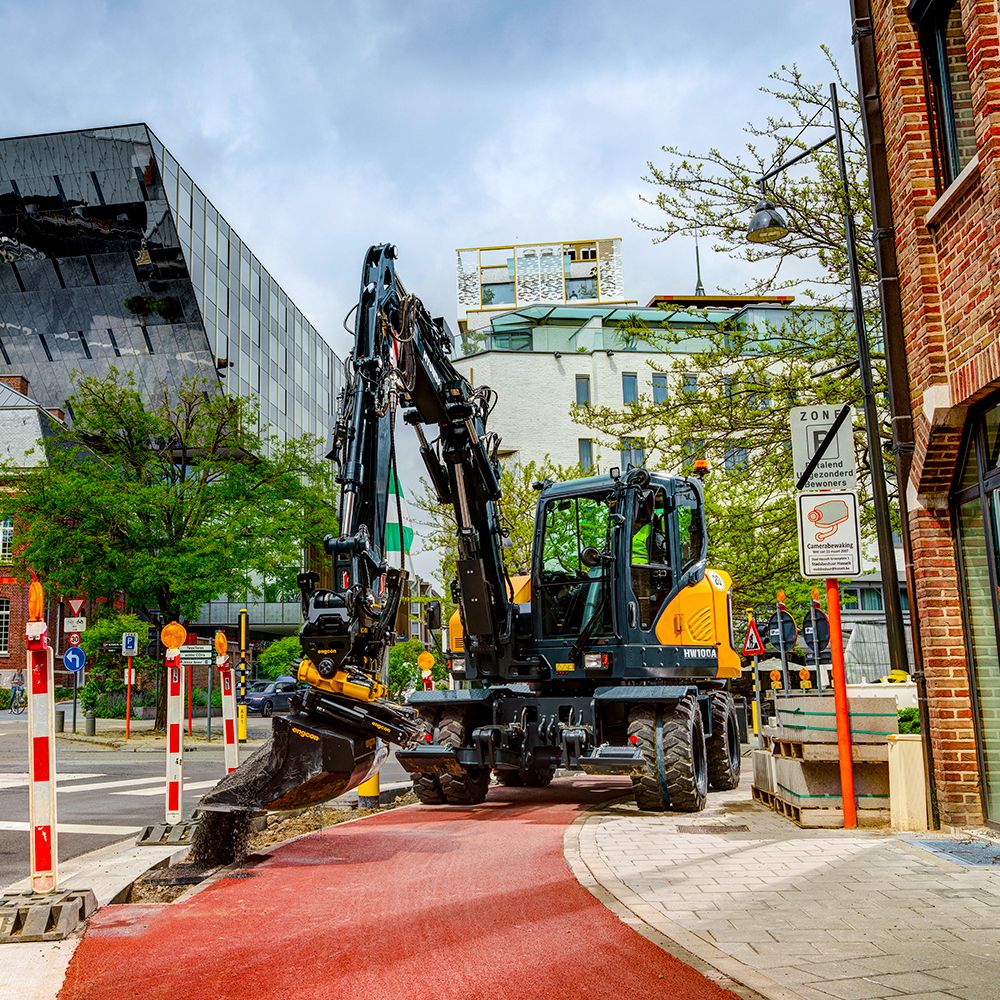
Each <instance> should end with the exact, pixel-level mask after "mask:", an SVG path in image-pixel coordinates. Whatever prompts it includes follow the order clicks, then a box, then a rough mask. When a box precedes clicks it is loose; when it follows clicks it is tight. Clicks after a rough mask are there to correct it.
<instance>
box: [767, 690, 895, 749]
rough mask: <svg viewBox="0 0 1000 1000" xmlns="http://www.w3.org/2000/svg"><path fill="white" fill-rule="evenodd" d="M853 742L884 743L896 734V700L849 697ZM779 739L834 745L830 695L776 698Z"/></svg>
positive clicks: (835, 724)
mask: <svg viewBox="0 0 1000 1000" xmlns="http://www.w3.org/2000/svg"><path fill="white" fill-rule="evenodd" d="M848 705H849V707H850V712H851V742H852V743H885V742H886V740H887V738H888V737H889V735H890V734H892V733H898V732H899V716H898V715H897V713H896V699H895V698H894V697H888V698H851V697H848ZM775 710H776V711H777V713H778V729H779V730H780V731H781V738H782V739H786V740H797V741H799V742H802V743H836V742H837V715H836V711H835V709H834V702H833V695H817V696H814V697H790V698H776V699H775Z"/></svg>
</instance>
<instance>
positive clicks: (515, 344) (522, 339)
mask: <svg viewBox="0 0 1000 1000" xmlns="http://www.w3.org/2000/svg"><path fill="white" fill-rule="evenodd" d="M490 350H492V351H530V350H531V334H530V333H494V334H491V335H490Z"/></svg>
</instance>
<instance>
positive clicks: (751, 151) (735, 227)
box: [636, 47, 876, 328]
mask: <svg viewBox="0 0 1000 1000" xmlns="http://www.w3.org/2000/svg"><path fill="white" fill-rule="evenodd" d="M823 52H824V55H825V56H826V58H827V62H828V64H829V66H830V71H831V76H832V77H833V78H834V79H835V80H836V82H837V87H838V90H839V92H840V95H841V96H840V112H841V118H842V122H843V129H844V146H845V158H846V161H847V174H848V178H849V180H850V185H849V186H850V193H851V204H852V206H853V208H854V210H855V213H856V221H857V229H858V240H857V244H858V245H857V250H858V263H859V266H860V271H861V280H862V284H863V285H865V286H866V287H867V288H868V289H869V290H872V289H873V288H874V282H875V278H876V265H875V254H874V249H873V243H872V223H871V205H870V200H869V191H868V173H867V160H866V152H865V141H864V133H863V129H862V124H861V109H860V104H859V102H858V95H857V93H856V91H855V90H854V89H852V88H851V87H850V86H849V85H848V84H847V83H846V82H845V80H844V78H843V75H842V74H841V72H840V69H839V67H838V66H837V64H836V62H835V61H834V59H833V56H832V55H831V54H830V51H829V49H827V48H826V47H824V48H823ZM768 79H769V80H770V83H769V84H767V85H765V86H763V87H761V88H760V90H761V93H764V94H767V95H769V96H770V97H772V98H773V99H774V101H775V103H776V105H777V109H776V111H775V112H774V113H772V114H770V115H768V116H767V118H766V119H765V120H764V122H762V123H756V124H755V123H750V124H748V125H747V126H746V127H745V129H744V132H745V133H746V134H747V136H749V141H748V142H747V144H746V149H745V151H744V152H743V153H739V154H727V153H723V152H722V151H721V150H719V149H717V148H715V147H711V148H709V149H708V150H706V151H702V152H698V151H692V150H687V151H682V150H681V149H679V148H678V147H677V146H664V147H662V149H663V152H664V154H666V157H667V162H666V163H665V164H664V165H662V166H661V165H658V164H656V163H653V162H649V163H648V165H647V166H648V171H649V172H648V174H647V175H646V176H645V177H644V178H643V180H645V181H646V182H647V183H648V184H650V185H652V186H653V187H654V188H657V190H656V191H655V193H654V194H652V195H643V196H642V200H643V201H644V202H645V203H646V204H648V205H651V206H653V207H655V208H657V209H658V210H659V211H660V212H662V213H663V215H662V216H661V217H660V218H659V219H657V220H656V221H655V222H650V221H648V220H636V221H637V224H638V225H640V226H641V227H642V228H643V229H646V230H648V231H650V232H653V233H656V234H657V236H656V237H655V240H656V242H665V241H667V240H669V239H672V238H674V237H676V236H685V235H686V236H691V237H696V236H702V235H704V236H708V237H709V238H710V239H711V240H712V241H713V244H712V248H713V249H714V250H715V251H716V252H717V253H721V254H725V255H726V256H727V257H730V258H735V259H737V260H742V261H745V262H746V263H748V264H751V265H753V271H754V273H755V274H759V275H760V276H759V277H755V278H754V279H753V280H752V281H751V282H750V288H749V289H746V290H747V291H752V292H756V293H760V294H773V293H774V292H776V291H778V290H781V289H786V290H790V289H801V290H802V291H803V292H805V294H807V295H808V296H809V297H810V298H811V299H813V300H814V301H816V302H820V303H826V304H829V303H831V302H839V303H843V302H844V301H845V293H846V289H847V253H846V248H845V245H844V225H843V216H842V195H841V182H840V176H839V172H838V167H837V159H836V152H835V150H834V148H833V145H832V144H829V145H826V146H824V147H823V148H822V149H819V150H817V151H816V152H814V153H812V154H811V155H810V156H809V157H808V158H807V159H805V160H803V161H802V162H801V163H800V164H797V165H796V166H794V167H792V168H791V169H789V170H786V171H784V172H783V173H781V174H778V175H777V176H776V177H773V178H771V179H770V180H769V181H767V185H766V191H767V197H768V198H769V199H770V200H771V202H772V203H773V204H774V205H775V207H776V208H778V210H779V211H780V212H781V214H782V215H783V216H784V217H785V219H786V220H787V222H788V224H789V230H790V232H789V235H788V236H787V237H785V239H783V240H779V241H777V242H775V243H758V244H754V243H748V242H747V238H746V233H747V224H748V223H749V221H750V216H751V214H752V212H753V208H754V206H755V204H756V202H757V201H758V199H759V198H760V188H759V187H758V186H757V180H758V179H759V178H760V177H761V175H762V174H764V173H766V172H767V170H768V169H769V168H770V167H771V166H773V165H774V164H777V163H779V162H783V161H785V160H787V159H789V158H790V157H792V156H794V155H796V154H797V153H799V152H801V151H803V150H805V149H807V148H808V147H809V146H810V145H812V144H813V143H815V142H817V141H818V140H819V139H821V138H823V137H824V136H825V135H828V134H829V133H830V132H831V131H832V117H831V112H830V110H829V107H828V102H829V98H830V95H829V87H828V84H827V83H819V82H812V81H808V80H805V79H804V78H803V76H802V74H801V72H800V71H799V69H798V67H797V66H795V65H792V66H784V65H783V66H782V67H781V69H780V70H778V71H777V72H774V73H772V74H771V75H770V77H769V78H768ZM803 261H805V262H808V264H809V266H808V267H807V268H802V267H801V264H802V262H803ZM761 263H766V264H768V265H769V266H768V267H767V268H761V267H760V266H759V265H760V264H761ZM817 265H818V266H817ZM873 328H874V327H873Z"/></svg>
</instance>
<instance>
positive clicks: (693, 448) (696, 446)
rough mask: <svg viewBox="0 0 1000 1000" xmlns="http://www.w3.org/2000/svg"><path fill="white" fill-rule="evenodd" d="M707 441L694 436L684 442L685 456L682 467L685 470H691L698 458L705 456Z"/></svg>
mask: <svg viewBox="0 0 1000 1000" xmlns="http://www.w3.org/2000/svg"><path fill="white" fill-rule="evenodd" d="M704 451H705V442H704V440H703V439H702V438H692V439H691V440H690V441H685V442H684V457H683V461H682V462H681V467H682V468H683V469H684V470H685V471H690V470H691V469H692V468H694V463H695V460H696V459H699V458H704V457H705V456H704V454H703V453H704Z"/></svg>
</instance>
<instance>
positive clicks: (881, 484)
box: [747, 83, 909, 670]
mask: <svg viewBox="0 0 1000 1000" xmlns="http://www.w3.org/2000/svg"><path fill="white" fill-rule="evenodd" d="M830 110H831V111H832V112H833V133H832V134H831V135H828V136H827V137H826V138H825V139H821V140H820V141H819V142H817V143H815V144H813V145H812V146H810V147H809V148H808V149H805V150H803V151H802V152H801V153H797V154H796V155H795V156H793V157H791V158H790V159H788V160H786V161H785V162H784V163H779V164H778V165H777V166H775V167H772V168H771V169H770V170H768V171H767V173H765V174H764V175H763V176H762V177H761V178H760V180H759V181H758V183H759V184H760V189H761V201H760V202H759V203H758V205H757V209H756V211H755V214H754V217H753V219H752V220H751V221H750V228H749V231H748V232H747V239H748V240H749V241H750V242H751V243H773V242H774V241H775V240H780V239H782V238H783V237H785V236H787V235H788V232H789V230H788V225H787V223H786V222H785V220H784V219H783V218H782V217H781V215H780V214H779V213H778V211H777V210H776V209H775V208H774V206H773V205H772V204H771V202H769V201H768V200H767V199H766V198H765V197H764V183H765V182H766V181H767V180H768V179H769V178H771V177H774V176H775V175H776V174H779V173H781V172H782V171H783V170H787V169H788V168H789V167H790V166H792V164H794V163H798V161H799V160H802V159H804V158H805V157H807V156H809V155H811V154H812V153H814V152H815V151H816V150H817V149H820V148H821V147H823V146H826V145H827V144H828V143H831V142H833V143H836V148H837V167H838V170H839V172H840V185H841V189H842V206H841V208H842V211H843V216H844V238H845V241H846V244H847V268H848V273H849V277H850V284H851V304H852V307H853V312H854V331H855V334H856V336H857V346H858V367H859V371H860V374H861V395H862V399H863V400H864V411H865V432H866V434H867V437H868V457H869V462H870V464H871V473H872V503H873V505H874V507H875V533H876V535H877V537H878V557H879V567H880V569H881V571H882V590H883V597H884V601H885V617H886V629H887V633H888V640H889V657H890V660H891V664H892V667H901V668H902V669H904V670H905V669H908V667H909V657H908V655H907V651H906V632H905V630H904V628H903V606H902V603H901V601H900V599H899V575H898V574H897V572H896V550H895V546H894V545H893V541H892V521H891V520H890V517H889V497H888V493H887V492H886V485H885V469H884V466H883V463H882V439H881V435H880V434H879V420H878V407H877V405H876V400H875V390H874V387H873V385H872V365H871V353H870V351H869V347H868V332H867V330H866V328H865V310H864V303H863V301H862V298H861V275H860V273H859V271H858V256H857V232H856V230H855V226H854V211H853V209H852V207H851V192H850V186H849V182H848V177H847V161H846V159H845V157H844V136H843V132H842V129H841V122H840V104H839V102H838V101H837V85H836V84H835V83H831V84H830ZM798 485H799V488H801V487H802V485H803V484H802V483H799V484H798Z"/></svg>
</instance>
